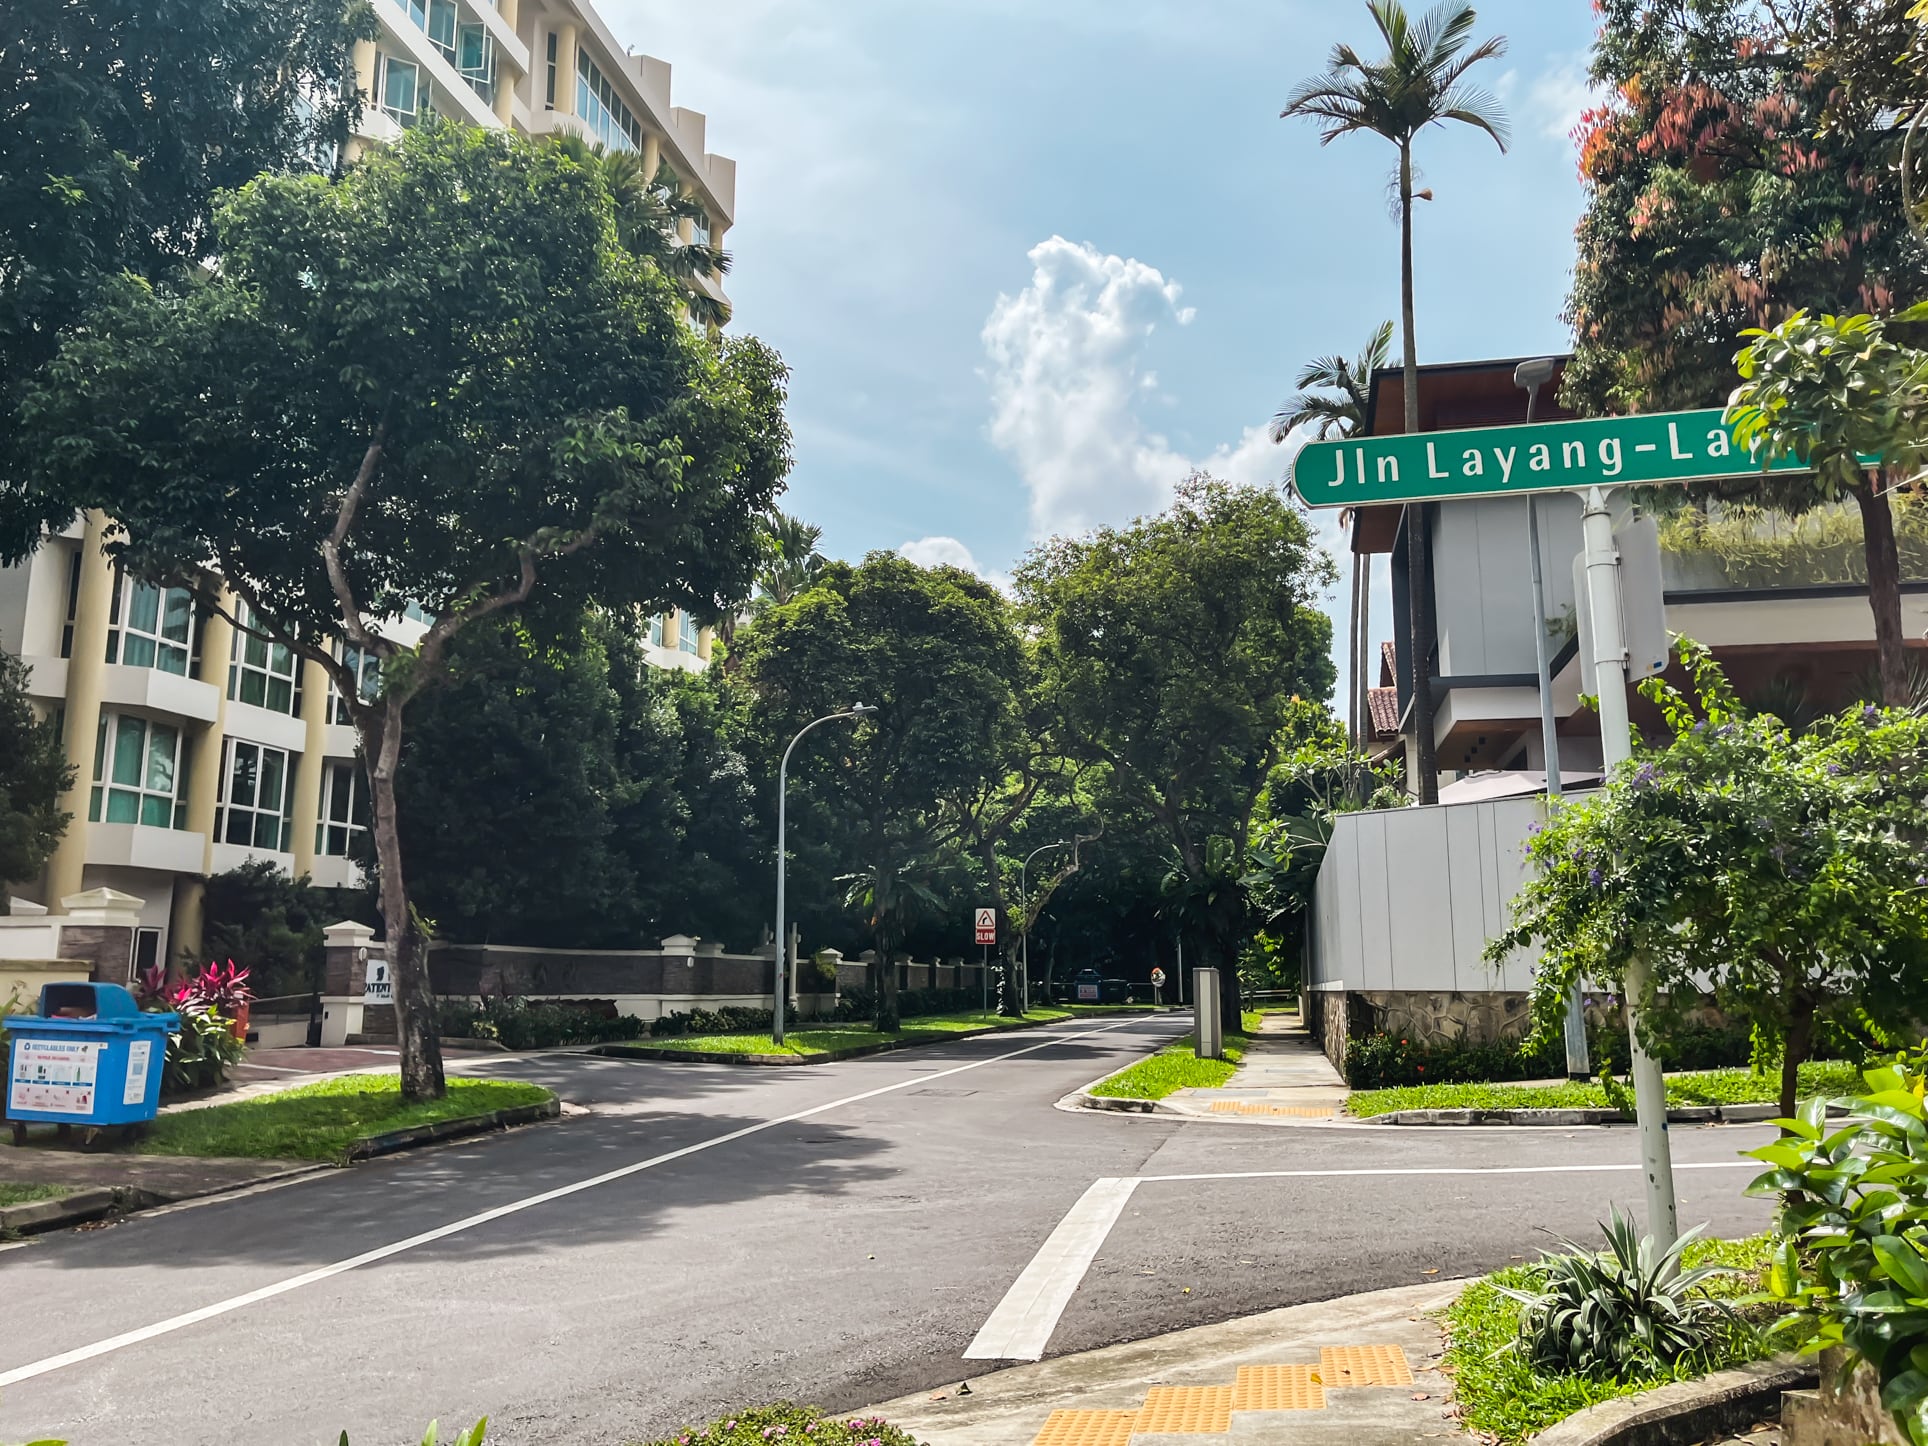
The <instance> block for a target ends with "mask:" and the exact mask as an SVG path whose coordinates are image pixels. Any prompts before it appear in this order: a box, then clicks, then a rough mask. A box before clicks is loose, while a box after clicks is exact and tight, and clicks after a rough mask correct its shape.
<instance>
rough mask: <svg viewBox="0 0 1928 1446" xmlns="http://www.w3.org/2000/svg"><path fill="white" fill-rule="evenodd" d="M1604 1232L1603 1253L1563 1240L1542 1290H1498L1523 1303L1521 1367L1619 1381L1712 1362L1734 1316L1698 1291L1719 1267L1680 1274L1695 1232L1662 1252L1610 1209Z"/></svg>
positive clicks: (1546, 1263) (1548, 1261) (1548, 1260)
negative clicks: (1523, 1359) (1685, 1363)
mask: <svg viewBox="0 0 1928 1446" xmlns="http://www.w3.org/2000/svg"><path fill="white" fill-rule="evenodd" d="M1602 1229H1603V1230H1604V1231H1605V1232H1606V1237H1607V1248H1606V1250H1605V1251H1603V1252H1597V1253H1596V1252H1594V1251H1591V1250H1583V1249H1582V1248H1581V1247H1579V1246H1577V1245H1575V1244H1573V1243H1572V1242H1571V1241H1565V1240H1563V1241H1561V1242H1560V1245H1561V1247H1562V1250H1563V1252H1564V1253H1562V1254H1558V1255H1549V1256H1546V1257H1545V1258H1544V1259H1543V1260H1542V1261H1541V1265H1542V1267H1543V1268H1544V1269H1545V1272H1546V1284H1545V1287H1544V1289H1542V1290H1538V1291H1531V1292H1529V1291H1524V1290H1515V1289H1513V1288H1512V1287H1510V1286H1497V1287H1496V1289H1498V1290H1499V1291H1500V1293H1501V1294H1503V1295H1507V1296H1510V1297H1511V1298H1512V1299H1514V1300H1516V1301H1518V1302H1520V1305H1521V1307H1522V1309H1521V1311H1520V1331H1519V1337H1518V1339H1517V1341H1516V1346H1517V1348H1518V1349H1519V1350H1520V1351H1521V1352H1522V1353H1523V1354H1524V1356H1525V1357H1526V1360H1527V1362H1528V1363H1529V1364H1530V1365H1531V1366H1532V1367H1533V1369H1534V1370H1536V1371H1541V1372H1544V1373H1546V1374H1548V1375H1569V1376H1587V1377H1590V1378H1592V1379H1594V1380H1600V1381H1625V1380H1628V1379H1630V1378H1631V1377H1634V1376H1646V1375H1652V1374H1653V1373H1654V1372H1656V1371H1664V1370H1666V1369H1668V1368H1670V1367H1672V1366H1673V1365H1674V1364H1675V1363H1676V1362H1679V1361H1682V1360H1691V1359H1694V1358H1696V1357H1699V1358H1707V1357H1709V1356H1710V1355H1711V1354H1712V1352H1713V1349H1714V1347H1715V1346H1716V1344H1717V1343H1719V1341H1720V1340H1721V1338H1722V1328H1723V1327H1726V1326H1729V1325H1732V1324H1734V1317H1733V1315H1732V1313H1731V1312H1730V1311H1729V1310H1728V1308H1727V1307H1726V1305H1725V1304H1723V1303H1722V1302H1720V1301H1717V1300H1714V1299H1713V1298H1711V1297H1710V1296H1708V1295H1707V1294H1706V1293H1705V1292H1704V1290H1703V1289H1702V1286H1703V1285H1704V1283H1705V1282H1707V1281H1708V1280H1711V1279H1713V1278H1714V1277H1715V1276H1717V1275H1721V1274H1724V1273H1725V1272H1724V1271H1722V1269H1721V1268H1720V1267H1719V1266H1714V1265H1702V1266H1696V1267H1694V1268H1692V1269H1685V1268H1683V1267H1682V1265H1681V1253H1682V1252H1683V1251H1684V1250H1686V1248H1687V1246H1688V1245H1689V1244H1690V1243H1691V1242H1692V1241H1693V1239H1694V1238H1695V1237H1696V1236H1697V1235H1699V1234H1700V1228H1696V1229H1693V1230H1690V1231H1688V1232H1687V1233H1686V1234H1685V1235H1683V1236H1681V1237H1680V1239H1678V1240H1676V1241H1674V1242H1673V1243H1672V1244H1671V1245H1668V1246H1665V1247H1662V1246H1661V1245H1660V1243H1659V1242H1658V1241H1657V1240H1656V1239H1655V1238H1654V1237H1653V1236H1651V1235H1648V1236H1644V1237H1643V1236H1642V1235H1641V1234H1640V1232H1639V1228H1638V1227H1637V1226H1636V1225H1635V1224H1634V1223H1633V1220H1632V1218H1631V1217H1629V1216H1625V1215H1622V1214H1621V1213H1620V1212H1619V1211H1618V1210H1616V1211H1614V1212H1613V1216H1612V1219H1611V1221H1610V1223H1608V1224H1607V1225H1605V1226H1603V1227H1602Z"/></svg>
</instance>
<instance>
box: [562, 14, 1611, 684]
mask: <svg viewBox="0 0 1928 1446" xmlns="http://www.w3.org/2000/svg"><path fill="white" fill-rule="evenodd" d="M599 8H600V9H601V10H602V11H603V13H604V15H605V17H606V18H607V19H608V20H609V22H610V24H611V27H612V29H613V30H614V31H615V33H616V35H617V37H618V38H619V39H620V40H622V41H623V42H624V43H625V44H627V45H628V46H630V47H631V48H632V49H635V50H639V51H643V52H645V53H648V54H652V55H656V56H658V57H660V58H661V59H664V60H666V61H668V62H669V63H670V64H671V65H672V66H673V67H674V75H673V87H674V100H675V103H676V104H678V105H681V106H685V107H688V108H690V109H692V110H698V111H702V112H704V113H705V114H706V115H707V116H708V118H709V126H708V141H709V146H710V149H712V150H713V151H717V152H720V153H722V154H724V155H728V156H732V157H734V158H735V159H736V162H737V219H736V224H735V226H734V228H733V229H732V230H731V231H730V233H729V236H728V238H727V240H726V243H725V244H726V245H727V246H728V248H729V249H730V251H731V252H732V253H733V256H734V263H735V264H734V269H733V270H732V272H731V274H730V278H729V281H728V290H729V293H730V296H731V299H732V301H733V302H734V305H735V320H734V322H733V323H732V329H734V330H741V331H748V332H752V333H754V334H756V335H757V336H760V337H762V338H763V339H764V340H765V341H767V342H769V343H770V344H771V345H773V346H774V347H775V348H776V349H777V350H778V351H780V352H781V353H782V354H783V356H784V359H785V360H786V361H787V362H788V364H789V366H790V368H791V393H790V420H791V425H792V428H793V430H794V432H795V436H796V459H797V460H796V470H795V472H794V473H793V475H792V477H791V480H790V490H789V492H788V494H787V495H786V496H785V498H784V500H783V503H782V506H783V507H784V510H786V511H788V512H792V513H795V514H797V515H799V516H802V517H804V518H806V519H807V520H809V521H811V522H814V523H816V524H818V525H819V526H821V527H822V528H823V530H824V537H823V542H822V544H821V546H822V549H823V550H824V551H825V552H827V553H829V554H830V555H833V556H840V557H847V558H851V559H856V558H859V557H861V556H862V555H864V554H865V553H867V552H870V551H872V550H875V549H886V550H892V551H902V552H904V553H905V554H906V555H907V556H910V557H912V558H915V559H917V560H918V561H921V562H926V563H933V562H949V563H955V564H958V565H960V566H963V567H966V568H969V569H971V570H973V571H975V572H978V573H980V574H982V575H984V576H986V577H989V578H992V579H994V580H1000V581H1001V580H1003V579H1004V578H1005V577H1007V576H1008V573H1009V571H1010V569H1011V568H1012V567H1013V566H1014V564H1015V563H1016V561H1017V560H1018V559H1019V558H1020V557H1021V556H1022V555H1023V553H1024V552H1025V550H1026V549H1027V548H1028V547H1030V546H1031V545H1032V544H1033V543H1035V542H1037V541H1038V540H1040V539H1041V538H1044V537H1047V536H1050V535H1052V534H1053V533H1060V532H1068V531H1079V530H1083V529H1085V528H1089V527H1092V526H1096V525H1102V524H1106V523H1119V522H1125V521H1128V520H1129V519H1130V518H1132V517H1134V516H1138V515H1141V514H1143V513H1146V512H1150V511H1156V510H1157V509H1159V508H1160V507H1161V506H1163V505H1164V504H1165V502H1166V501H1167V500H1168V499H1169V497H1170V495H1171V492H1172V489H1173V487H1174V486H1175V485H1176V484H1177V482H1178V481H1179V480H1180V479H1181V478H1183V477H1184V476H1185V474H1186V473H1187V472H1188V471H1190V470H1192V469H1193V468H1197V467H1203V468H1205V469H1207V470H1209V471H1211V472H1212V473H1214V474H1215V475H1218V476H1221V477H1225V478H1228V479H1230V480H1233V481H1239V482H1251V483H1272V484H1277V483H1278V482H1279V481H1280V480H1281V479H1282V478H1283V476H1284V473H1285V468H1286V464H1287V460H1288V457H1289V455H1290V451H1291V444H1290V443H1288V444H1287V445H1286V446H1285V447H1280V446H1277V445H1275V444H1274V443H1273V442H1272V441H1271V439H1270V435H1269V426H1268V423H1269V419H1270V418H1271V416H1272V414H1273V412H1274V411H1275V410H1277V408H1278V406H1279V404H1280V403H1281V402H1282V401H1283V400H1284V399H1285V398H1286V397H1287V396H1288V395H1289V394H1290V392H1291V390H1292V388H1291V381H1292V377H1293V376H1294V374H1296V372H1297V370H1298V368H1299V367H1300V366H1301V365H1302V364H1303V363H1304V362H1305V361H1306V360H1307V359H1308V358H1310V357H1313V356H1315V355H1320V354H1324V353H1328V352H1334V351H1338V352H1343V353H1345V354H1347V355H1351V354H1353V353H1355V352H1357V351H1358V350H1359V348H1360V346H1361V345H1362V344H1363V342H1364V341H1365V339H1366V338H1367V336H1368V335H1369V334H1370V333H1371V331H1372V330H1373V328H1374V327H1375V326H1376V325H1377V324H1378V323H1380V322H1381V321H1384V320H1385V319H1386V318H1388V317H1396V316H1397V314H1398V306H1399V249H1398V248H1399V233H1398V227H1397V225H1396V224H1395V222H1394V220H1393V213H1392V212H1391V210H1390V208H1389V203H1388V193H1387V183H1388V181H1389V179H1390V174H1391V169H1392V164H1393V158H1394V153H1393V151H1392V148H1391V147H1390V146H1389V145H1387V144H1386V143H1385V142H1383V141H1380V140H1378V139H1377V138H1376V137H1368V136H1358V137H1348V138H1345V139H1341V140H1338V141H1335V142H1334V143H1332V144H1331V145H1328V146H1321V145H1320V143H1319V137H1318V132H1317V130H1316V128H1315V127H1313V126H1312V125H1311V124H1310V123H1309V122H1305V121H1297V120H1294V121H1286V120H1281V119H1280V118H1279V111H1280V109H1281V107H1282V106H1283V104H1284V101H1285V97H1286V95H1287V94H1288V93H1289V92H1290V90H1291V88H1292V87H1293V85H1294V84H1295V83H1296V82H1298V81H1299V80H1300V79H1302V78H1304V77H1306V76H1309V75H1312V74H1315V73H1317V72H1319V71H1321V70H1323V69H1324V68H1325V63H1326V59H1327V57H1328V55H1329V54H1330V52H1331V49H1332V46H1333V45H1334V44H1335V43H1336V42H1339V41H1348V42H1351V43H1353V44H1355V45H1357V46H1358V48H1359V49H1360V50H1361V51H1362V52H1365V53H1378V49H1379V46H1378V42H1377V34H1376V32H1375V31H1374V30H1373V28H1372V25H1371V22H1370V20H1369V19H1368V17H1367V15H1366V12H1365V7H1364V4H1363V3H1358V0H914V3H905V0H709V3H706V4H701V5H696V4H690V3H687V0H599ZM1412 8H1414V9H1415V10H1417V9H1418V8H1420V7H1419V5H1418V4H1416V3H1415V4H1414V5H1413V7H1412ZM1478 9H1479V21H1480V24H1479V27H1478V31H1477V33H1478V34H1480V35H1482V36H1485V35H1490V34H1494V33H1498V34H1501V35H1504V36H1505V37H1506V38H1507V40H1508V50H1507V54H1506V55H1505V56H1504V57H1503V58H1501V59H1499V60H1496V61H1489V62H1486V63H1485V64H1483V65H1482V66H1481V67H1479V69H1478V70H1477V71H1476V72H1475V77H1476V78H1483V81H1484V83H1485V84H1486V85H1487V86H1488V87H1489V88H1490V89H1492V90H1493V91H1494V92H1495V93H1496V94H1497V95H1498V96H1499V97H1500V99H1501V102H1502V104H1503V106H1504V108H1505V109H1506V111H1507V112H1508V114H1509V116H1510V117H1511V120H1512V129H1513V136H1512V145H1511V147H1510V150H1509V152H1508V153H1507V154H1504V155H1502V154H1501V153H1500V152H1499V151H1498V149H1497V148H1496V147H1495V146H1494V144H1493V142H1492V141H1491V140H1490V139H1489V138H1488V137H1486V136H1484V135H1482V134H1480V133H1477V132H1475V131H1472V130H1470V129H1469V128H1467V127H1463V126H1455V127H1452V128H1450V129H1435V130H1432V131H1429V132H1428V133H1426V134H1425V135H1424V136H1423V137H1422V138H1421V140H1420V141H1419V143H1418V146H1417V147H1416V151H1415V155H1416V159H1417V163H1418V166H1419V168H1420V171H1421V173H1422V181H1421V184H1423V185H1425V186H1428V187H1430V188H1431V189H1432V191H1433V194H1434V199H1433V200H1432V201H1430V202H1427V203H1423V204H1421V206H1420V207H1419V209H1418V211H1417V214H1416V221H1415V226H1416V240H1415V250H1416V256H1417V259H1416V266H1415V288H1416V296H1417V322H1416V325H1415V331H1416V333H1417V337H1418V346H1419V359H1420V361H1421V362H1422V363H1425V362H1445V361H1465V360H1473V359H1478V358H1482V357H1495V356H1498V357H1508V356H1521V355H1528V354H1534V353H1542V352H1551V351H1560V350H1564V349H1566V347H1567V345H1568V331H1567V328H1566V326H1565V325H1564V323H1563V322H1562V321H1561V319H1560V316H1561V312H1562V310H1563V309H1564V303H1565V298H1566V293H1567V286H1568V281H1569V275H1570V270H1571V266H1572V257H1573V239H1572V238H1573V227H1574V224H1575V222H1576V221H1577V220H1578V218H1579V213H1580V205H1581V193H1580V187H1579V183H1578V180H1577V178H1576V174H1575V166H1574V149H1573V144H1572V141H1571V140H1570V138H1569V134H1568V133H1569V132H1570V130H1571V128H1572V126H1573V124H1574V122H1575V121H1576V120H1577V119H1578V116H1579V113H1580V111H1581V110H1582V109H1583V108H1584V107H1585V106H1586V105H1587V104H1588V103H1589V102H1588V95H1587V87H1586V77H1585V65H1586V52H1587V47H1588V45H1589V43H1590V41H1591V39H1592V34H1593V23H1594V22H1593V15H1592V7H1591V6H1590V5H1589V4H1588V3H1587V0H1487V3H1482V4H1480V5H1479V7H1478ZM1397 354H1398V343H1397V341H1396V340H1395V343H1394V355H1395V356H1397ZM1314 523H1315V526H1316V528H1317V530H1318V531H1319V533H1320V535H1321V536H1322V537H1324V538H1326V539H1327V540H1332V539H1335V538H1336V535H1337V529H1336V526H1335V525H1334V521H1333V518H1332V515H1331V514H1330V513H1325V514H1318V515H1316V516H1315V518H1314ZM1374 591H1375V601H1374V612H1375V614H1376V617H1377V618H1378V619H1380V620H1382V621H1383V620H1385V619H1386V618H1387V617H1388V616H1389V609H1390V600H1389V594H1388V588H1387V583H1386V579H1385V575H1384V565H1383V559H1382V560H1381V567H1380V571H1379V574H1378V576H1377V578H1376V579H1375V589H1374ZM1325 602H1326V606H1327V610H1328V611H1329V612H1331V613H1333V615H1334V616H1335V618H1337V619H1338V626H1337V628H1336V629H1335V633H1336V641H1337V642H1338V644H1339V646H1338V651H1339V652H1341V653H1343V652H1344V646H1343V643H1344V634H1345V624H1344V609H1345V606H1346V600H1345V595H1344V594H1343V592H1342V591H1339V590H1335V592H1334V593H1333V594H1332V595H1330V596H1329V597H1328V598H1327V599H1326V600H1325ZM1374 634H1375V636H1378V637H1383V636H1387V635H1388V634H1387V633H1386V632H1385V630H1384V629H1383V628H1381V627H1375V628H1374ZM1340 661H1341V669H1342V674H1343V659H1341V660H1340ZM1343 686H1344V685H1343V681H1342V684H1341V687H1342V689H1343ZM1339 696H1340V697H1343V696H1344V693H1343V691H1342V692H1341V693H1340V694H1339ZM1341 712H1343V707H1342V708H1341Z"/></svg>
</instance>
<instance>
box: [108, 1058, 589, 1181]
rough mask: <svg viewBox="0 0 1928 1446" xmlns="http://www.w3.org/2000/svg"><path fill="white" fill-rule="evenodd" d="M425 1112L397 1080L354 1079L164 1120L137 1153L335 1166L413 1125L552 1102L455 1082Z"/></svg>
mask: <svg viewBox="0 0 1928 1446" xmlns="http://www.w3.org/2000/svg"><path fill="white" fill-rule="evenodd" d="M448 1083H449V1092H448V1094H447V1095H445V1096H444V1097H443V1098H441V1099H439V1100H432V1101H430V1102H429V1103H427V1104H416V1105H409V1104H403V1103H402V1087H401V1082H400V1081H399V1080H398V1079H397V1078H396V1077H395V1076H394V1075H392V1074H391V1075H381V1074H351V1075H343V1076H342V1077H341V1078H339V1079H330V1080H322V1081H320V1082H319V1083H316V1084H311V1085H298V1086H296V1087H295V1088H294V1089H289V1090H282V1091H281V1092H280V1093H278V1094H272V1095H262V1096H260V1097H258V1098H256V1099H251V1100H237V1101H235V1103H233V1104H231V1105H208V1106H206V1107H205V1108H203V1109H198V1110H181V1111H178V1112H176V1113H174V1114H168V1115H162V1116H161V1117H160V1118H159V1119H157V1120H156V1121H154V1123H153V1125H151V1126H150V1127H149V1129H148V1133H147V1136H146V1138H144V1139H143V1140H142V1141H141V1142H140V1144H139V1145H138V1146H137V1147H136V1149H137V1150H138V1152H139V1153H140V1154H143V1155H202V1156H225V1157H230V1158H234V1157H239V1158H245V1159H254V1160H277V1159H285V1160H338V1159H340V1158H341V1156H342V1154H343V1152H344V1151H346V1150H347V1148H348V1147H349V1146H350V1145H352V1144H353V1143H354V1142H355V1141H356V1140H360V1139H364V1138H366V1137H368V1136H370V1135H385V1134H388V1133H389V1132H390V1131H391V1130H404V1129H408V1128H409V1127H410V1126H413V1125H432V1124H435V1123H437V1122H439V1121H441V1120H454V1119H461V1118H463V1117H465V1116H468V1115H482V1114H487V1113H489V1112H490V1111H491V1110H506V1109H513V1108H515V1107H516V1106H518V1105H536V1104H542V1103H543V1102H545V1101H547V1100H549V1099H551V1098H553V1096H552V1095H551V1094H550V1093H549V1091H548V1090H546V1089H543V1088H542V1087H541V1086H540V1085H532V1084H522V1083H520V1082H518V1081H514V1080H484V1079H463V1078H459V1077H457V1078H451V1079H450V1080H449V1082H448Z"/></svg>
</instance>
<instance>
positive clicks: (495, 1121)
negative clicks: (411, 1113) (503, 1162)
mask: <svg viewBox="0 0 1928 1446" xmlns="http://www.w3.org/2000/svg"><path fill="white" fill-rule="evenodd" d="M561 1114H562V1101H561V1100H559V1099H548V1100H544V1101H543V1102H542V1103H540V1104H534V1105H515V1106H513V1107H511V1108H509V1109H506V1110H490V1111H488V1113H486V1114H480V1115H462V1116H460V1117H459V1118H456V1119H453V1120H437V1121H435V1123H433V1124H429V1125H412V1126H410V1127H409V1128H408V1129H406V1130H390V1131H388V1133H386V1134H382V1135H365V1136H363V1137H362V1138H361V1139H359V1140H356V1141H355V1142H354V1143H353V1144H351V1145H350V1146H349V1147H348V1148H347V1149H346V1150H345V1151H343V1152H342V1159H343V1160H345V1161H348V1162H350V1163H353V1162H354V1161H356V1160H372V1159H374V1158H376V1157H377V1156H379V1155H392V1154H395V1153H396V1152H397V1151H399V1150H410V1149H414V1148H415V1147H416V1146H418V1145H432V1144H436V1143H437V1142H439V1141H442V1140H455V1139H460V1138H461V1137H463V1136H464V1135H480V1134H485V1133H487V1132H488V1131H490V1130H506V1129H508V1128H510V1127H511V1126H513V1125H532V1124H534V1123H536V1121H538V1120H553V1119H556V1118H558V1117H560V1116H561Z"/></svg>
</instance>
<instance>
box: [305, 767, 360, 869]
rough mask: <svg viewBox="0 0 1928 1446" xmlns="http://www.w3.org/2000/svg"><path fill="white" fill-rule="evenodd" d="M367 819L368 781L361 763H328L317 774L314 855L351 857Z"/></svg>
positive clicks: (335, 857) (340, 857)
mask: <svg viewBox="0 0 1928 1446" xmlns="http://www.w3.org/2000/svg"><path fill="white" fill-rule="evenodd" d="M369 818H370V811H369V807H368V779H367V776H366V775H364V774H363V773H362V767H361V764H360V763H335V762H331V763H330V764H329V765H328V766H327V768H326V769H325V770H323V772H322V775H321V817H320V821H319V822H318V823H316V825H315V852H316V853H317V854H320V855H322V856H323V857H324V858H333V859H346V858H353V857H354V856H355V854H356V853H357V852H358V850H357V848H356V845H357V844H358V843H359V842H360V841H361V839H360V836H361V835H363V834H365V833H367V832H368V823H369Z"/></svg>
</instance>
